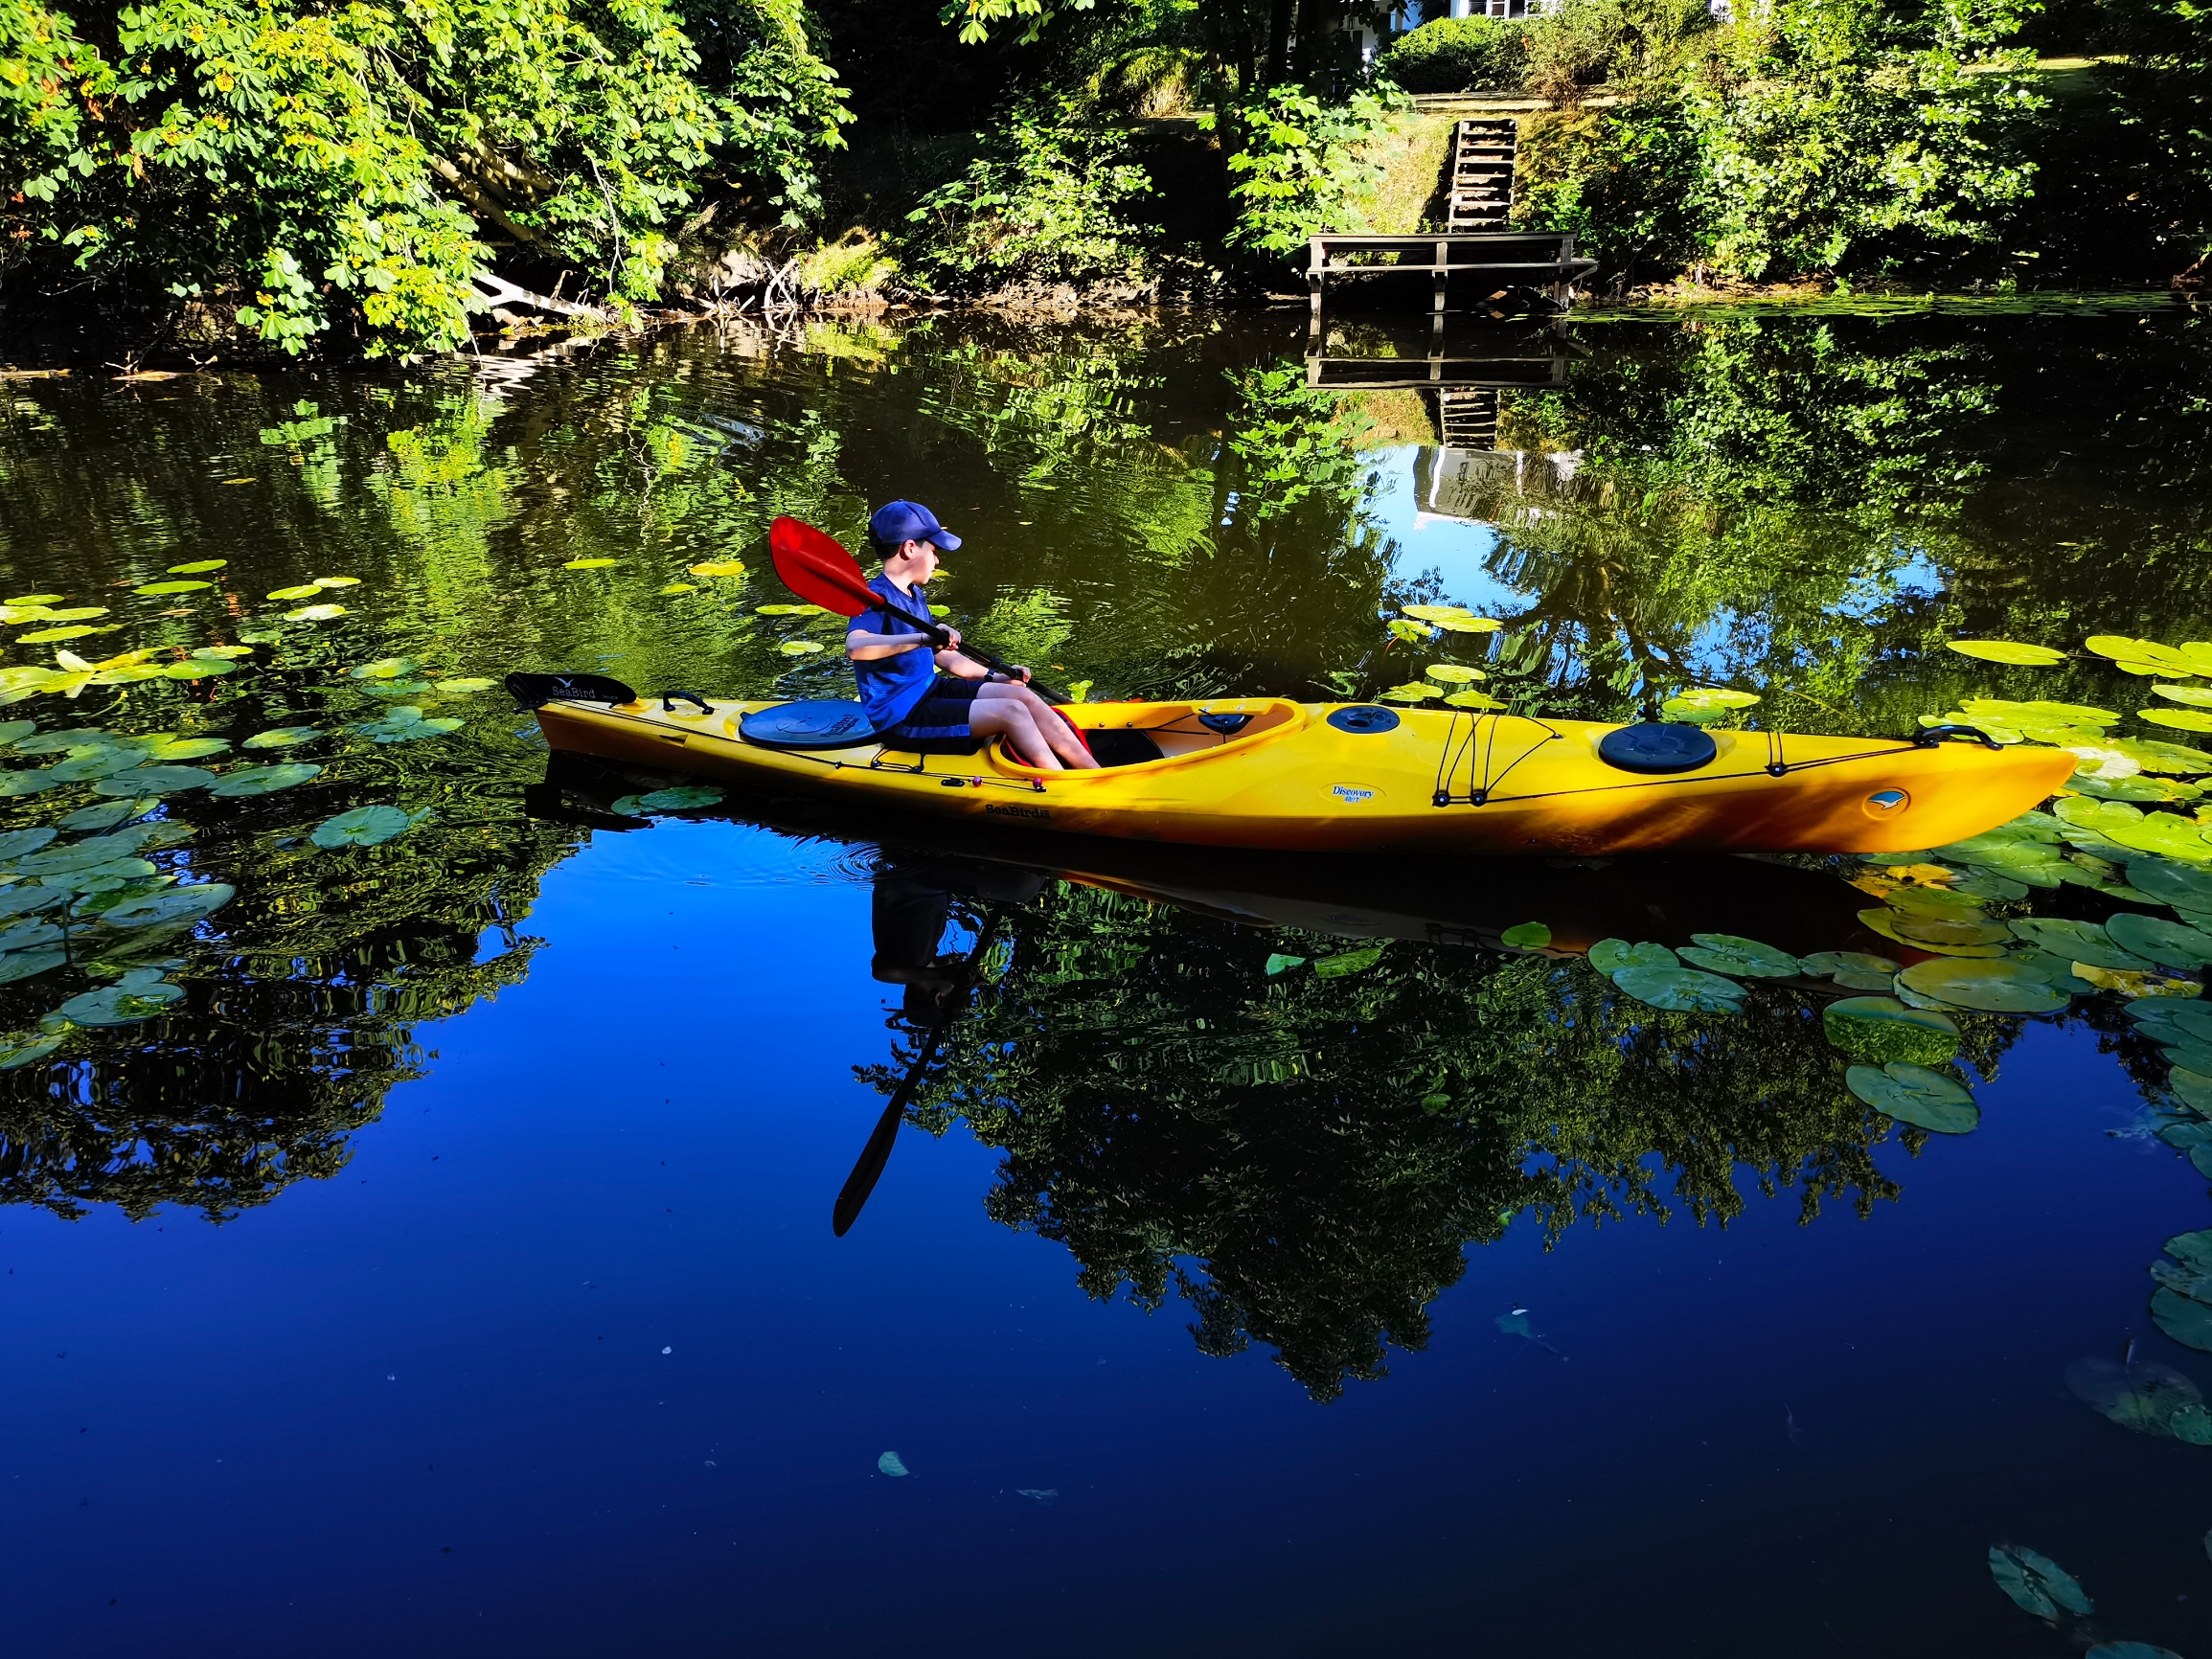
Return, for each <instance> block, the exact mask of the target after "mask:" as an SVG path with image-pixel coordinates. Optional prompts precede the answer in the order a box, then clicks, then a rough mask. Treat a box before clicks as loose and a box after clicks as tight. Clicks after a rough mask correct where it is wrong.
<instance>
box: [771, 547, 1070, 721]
mask: <svg viewBox="0 0 2212 1659" xmlns="http://www.w3.org/2000/svg"><path fill="white" fill-rule="evenodd" d="M768 557H769V558H770V559H772V560H773V561H774V562H775V566H776V575H777V576H778V577H779V578H781V579H782V580H783V583H784V585H785V586H786V587H787V588H789V589H790V590H791V591H792V592H793V593H795V594H797V595H798V596H799V597H800V598H801V599H803V600H805V601H806V602H808V603H809V604H818V605H820V606H821V607H822V608H823V609H824V610H828V611H835V612H836V613H837V614H838V615H839V616H858V615H859V614H860V613H861V612H862V611H864V610H875V609H877V608H878V606H880V605H881V604H882V602H883V600H882V597H881V596H880V595H879V594H878V593H876V592H875V590H873V589H872V588H870V587H869V585H868V579H867V578H866V577H865V576H863V575H861V574H860V566H859V565H858V564H857V563H856V562H855V560H854V557H853V556H852V555H851V554H849V553H847V552H846V551H845V548H844V545H843V544H842V543H841V542H839V541H838V540H837V539H836V537H834V536H832V535H828V534H824V533H823V532H821V531H819V530H816V529H815V528H814V527H813V526H812V525H810V524H802V523H801V522H800V521H799V520H798V519H796V518H779V519H777V520H776V522H775V523H774V524H772V525H770V526H769V527H768ZM931 637H932V638H934V639H935V640H936V642H937V644H938V646H939V648H945V647H947V646H951V643H952V642H951V636H950V635H948V634H947V633H946V631H945V630H944V629H943V628H933V629H932V630H931ZM953 648H954V649H956V650H958V651H959V652H960V654H961V655H962V656H964V657H967V658H968V659H969V661H971V662H978V663H981V664H982V665H983V666H984V667H985V668H987V669H991V670H994V671H996V672H998V673H1002V674H1004V675H1006V676H1007V677H1008V678H1009V679H1013V678H1015V672H1014V669H1013V666H1012V665H1011V664H1008V663H1004V662H1001V661H1000V660H999V659H998V658H996V657H994V656H992V654H991V653H990V652H989V651H986V650H978V649H977V648H975V647H973V646H971V645H969V644H968V643H967V642H966V641H965V640H963V641H962V642H961V643H960V644H959V645H958V646H957V647H953ZM1031 690H1033V691H1035V692H1036V693H1037V694H1038V696H1040V697H1042V698H1044V700H1045V701H1046V702H1048V703H1063V702H1065V701H1066V700H1067V699H1066V698H1065V697H1059V696H1055V695H1053V694H1052V693H1049V692H1047V691H1045V690H1044V688H1043V687H1041V686H1038V685H1037V684H1036V682H1035V681H1034V680H1033V681H1032V682H1031Z"/></svg>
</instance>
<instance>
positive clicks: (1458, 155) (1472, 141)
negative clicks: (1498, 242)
mask: <svg viewBox="0 0 2212 1659" xmlns="http://www.w3.org/2000/svg"><path fill="white" fill-rule="evenodd" d="M1517 136H1518V129H1517V128H1516V125H1514V123H1513V122H1512V121H1511V120H1510V119H1507V120H1498V119H1489V120H1474V119H1471V120H1467V121H1462V122H1461V123H1459V125H1457V126H1456V127H1454V128H1453V129H1452V138H1451V176H1450V179H1449V181H1448V183H1447V185H1446V187H1445V190H1446V194H1445V217H1444V228H1445V229H1446V230H1448V231H1502V230H1504V229H1505V228H1506V220H1507V219H1508V218H1509V217H1510V216H1511V215H1512V213H1513V169H1514V148H1515V144H1516V138H1517Z"/></svg>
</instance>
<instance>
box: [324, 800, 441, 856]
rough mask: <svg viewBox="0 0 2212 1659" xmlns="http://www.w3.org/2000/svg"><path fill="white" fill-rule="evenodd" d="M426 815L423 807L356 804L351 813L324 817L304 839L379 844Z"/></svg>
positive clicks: (334, 844) (349, 844)
mask: <svg viewBox="0 0 2212 1659" xmlns="http://www.w3.org/2000/svg"><path fill="white" fill-rule="evenodd" d="M429 815H430V813H429V809H428V808H427V807H424V808H423V809H422V810H421V811H418V812H406V811H402V810H401V809H400V808H399V807H354V808H353V810H352V811H351V812H340V813H339V814H338V815H337V816H336V817H334V818H326V819H324V820H323V821H322V823H320V824H318V825H316V826H315V829H314V832H313V833H312V834H311V835H310V836H309V837H308V839H309V840H311V841H312V842H314V844H315V845H316V846H317V847H331V848H336V847H381V846H382V845H383V844H384V843H385V842H387V841H389V840H391V839H392V838H393V837H394V836H395V835H400V834H404V833H405V832H406V831H407V830H412V829H413V828H414V827H415V826H416V825H418V824H420V823H421V822H422V820H423V819H425V818H427V817H429Z"/></svg>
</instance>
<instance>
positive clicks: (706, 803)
mask: <svg viewBox="0 0 2212 1659" xmlns="http://www.w3.org/2000/svg"><path fill="white" fill-rule="evenodd" d="M721 798H722V791H721V790H719V789H714V788H708V787H706V786H704V785H701V784H679V785H677V786H676V787H675V788H673V789H655V790H654V791H653V792H652V793H651V794H650V795H640V796H638V797H637V804H638V805H639V806H640V807H645V808H646V809H647V810H648V811H649V812H681V811H684V810H686V809H688V808H690V807H712V806H713V805H715V803H716V802H718V801H719V800H720V799H721Z"/></svg>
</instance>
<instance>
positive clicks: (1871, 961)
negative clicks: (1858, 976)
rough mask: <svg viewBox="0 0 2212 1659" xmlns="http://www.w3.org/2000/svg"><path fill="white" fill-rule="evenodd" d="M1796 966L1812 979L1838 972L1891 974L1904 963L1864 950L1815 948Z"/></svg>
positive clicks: (1824, 977) (1829, 976)
mask: <svg viewBox="0 0 2212 1659" xmlns="http://www.w3.org/2000/svg"><path fill="white" fill-rule="evenodd" d="M1797 966H1799V967H1800V968H1802V969H1803V970H1804V971H1805V972H1806V973H1809V974H1811V975H1812V976H1813V978H1814V979H1828V978H1831V977H1833V976H1834V975H1836V974H1839V973H1879V974H1882V975H1891V974H1895V973H1896V972H1897V970H1898V969H1899V968H1900V967H1902V966H1904V964H1903V963H1899V962H1892V961H1890V959H1889V958H1888V957H1886V956H1876V955H1874V954H1872V953H1871V952H1869V951H1864V950H1816V951H1814V952H1813V954H1812V955H1811V956H1806V957H1800V958H1799V959H1798V962H1797Z"/></svg>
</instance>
